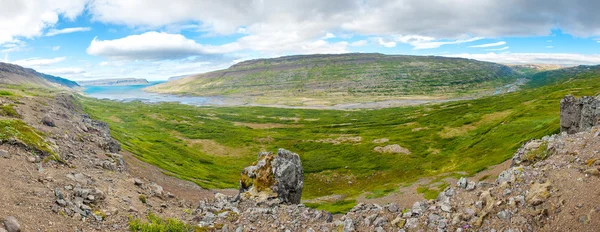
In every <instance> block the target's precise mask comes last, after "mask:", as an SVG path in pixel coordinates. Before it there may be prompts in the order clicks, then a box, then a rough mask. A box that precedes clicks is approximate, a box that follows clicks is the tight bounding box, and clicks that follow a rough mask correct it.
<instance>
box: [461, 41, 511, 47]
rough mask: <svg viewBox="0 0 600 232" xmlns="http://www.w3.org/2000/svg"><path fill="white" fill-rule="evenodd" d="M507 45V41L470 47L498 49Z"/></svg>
mask: <svg viewBox="0 0 600 232" xmlns="http://www.w3.org/2000/svg"><path fill="white" fill-rule="evenodd" d="M505 44H506V42H505V41H500V42H497V43H487V44H480V45H473V46H469V47H470V48H489V47H498V46H502V45H505Z"/></svg>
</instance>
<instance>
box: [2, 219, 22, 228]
mask: <svg viewBox="0 0 600 232" xmlns="http://www.w3.org/2000/svg"><path fill="white" fill-rule="evenodd" d="M4 227H5V228H6V230H7V231H8V232H20V231H21V225H20V224H19V221H17V219H16V218H15V217H13V216H8V217H6V218H4Z"/></svg>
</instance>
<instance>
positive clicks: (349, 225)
mask: <svg viewBox="0 0 600 232" xmlns="http://www.w3.org/2000/svg"><path fill="white" fill-rule="evenodd" d="M352 231H354V222H353V221H352V219H350V218H346V220H344V227H343V229H342V232H352Z"/></svg>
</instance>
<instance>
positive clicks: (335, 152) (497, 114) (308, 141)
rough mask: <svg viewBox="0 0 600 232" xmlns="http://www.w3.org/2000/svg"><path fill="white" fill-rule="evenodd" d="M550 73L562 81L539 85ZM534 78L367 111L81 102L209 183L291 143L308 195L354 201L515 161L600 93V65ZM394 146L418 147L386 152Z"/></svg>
mask: <svg viewBox="0 0 600 232" xmlns="http://www.w3.org/2000/svg"><path fill="white" fill-rule="evenodd" d="M567 74H568V75H567ZM542 75H545V76H553V77H555V82H552V84H549V85H545V86H541V87H535V86H537V85H539V83H538V82H539V81H540V79H539V78H541V76H542ZM531 83H532V84H531V86H529V88H525V89H524V90H521V91H518V92H513V93H509V94H503V95H497V96H490V97H484V98H481V99H476V100H468V101H458V102H450V103H444V104H437V105H424V106H418V107H401V108H389V109H380V110H358V111H335V110H302V109H281V108H266V107H231V108H213V107H194V106H188V105H181V104H172V103H162V104H144V103H140V102H133V103H118V102H113V101H102V100H95V99H89V98H80V101H81V103H82V104H83V106H84V107H85V110H86V111H87V112H88V113H90V114H91V115H93V116H94V117H96V118H99V119H101V120H104V121H107V122H109V124H110V126H111V130H112V132H113V133H112V134H113V136H114V137H115V138H116V139H117V140H119V141H120V142H121V143H122V144H123V147H124V148H125V149H126V150H128V151H131V152H132V153H134V154H135V155H136V156H137V157H139V158H140V159H142V160H144V161H146V162H149V163H151V164H154V165H157V166H159V167H161V168H163V169H165V170H167V171H169V172H171V174H172V175H174V176H177V177H180V178H183V179H188V180H191V181H193V182H195V183H197V184H199V185H200V186H202V187H205V188H236V187H237V184H238V178H239V173H240V170H242V168H243V167H245V166H247V165H248V164H250V163H251V162H252V161H253V160H254V159H255V158H256V154H257V153H258V152H259V151H262V150H269V151H273V150H275V149H276V148H286V149H289V150H292V151H294V152H297V153H299V154H300V156H301V158H302V162H303V166H304V168H305V173H306V183H305V191H304V195H303V197H304V199H310V198H315V197H320V196H327V195H331V194H342V195H344V196H346V198H347V200H351V199H353V198H354V197H356V196H357V195H359V194H361V193H365V192H386V193H387V192H389V191H393V190H394V189H396V188H397V187H398V186H399V185H401V184H403V183H411V182H412V181H414V180H416V179H418V178H421V177H428V176H438V177H439V176H440V175H441V176H444V175H458V174H457V173H458V172H466V173H468V174H474V173H477V172H479V171H481V170H484V169H485V168H486V167H488V166H490V165H494V164H498V163H501V162H503V161H504V160H506V159H509V158H510V157H511V156H512V154H513V153H514V152H515V151H516V149H517V148H519V147H520V146H521V144H522V143H523V142H525V141H527V140H529V139H532V138H540V137H542V136H544V135H549V134H552V133H556V132H558V130H559V102H560V100H561V99H562V97H563V96H565V95H566V94H574V95H576V96H582V95H596V94H599V93H600V67H598V66H596V67H576V68H572V69H566V70H559V71H550V72H547V73H541V74H539V75H538V76H536V77H535V78H534V81H532V82H531ZM394 144H395V145H399V146H400V147H402V148H405V149H406V150H407V151H408V152H406V151H404V152H400V153H380V152H377V149H378V148H376V147H384V146H387V145H394ZM346 202H350V203H349V204H351V202H352V201H344V204H345V203H346Z"/></svg>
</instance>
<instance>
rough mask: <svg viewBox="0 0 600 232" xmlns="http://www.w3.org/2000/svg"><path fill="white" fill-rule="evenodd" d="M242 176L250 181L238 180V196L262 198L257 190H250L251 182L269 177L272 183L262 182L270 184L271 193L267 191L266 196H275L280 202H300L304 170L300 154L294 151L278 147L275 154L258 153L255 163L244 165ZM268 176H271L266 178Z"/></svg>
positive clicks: (251, 187)
mask: <svg viewBox="0 0 600 232" xmlns="http://www.w3.org/2000/svg"><path fill="white" fill-rule="evenodd" d="M261 175H262V177H261ZM242 176H243V179H245V180H252V181H240V195H239V197H258V198H260V197H262V198H264V197H265V195H264V194H261V193H260V192H259V191H251V190H252V189H253V188H254V186H253V183H254V181H260V180H269V179H271V180H274V181H273V182H272V183H262V184H265V185H267V186H268V185H270V189H271V190H272V193H267V194H269V196H266V197H267V198H269V197H277V198H279V199H280V200H281V202H282V203H286V204H300V198H301V197H302V189H303V188H304V171H303V169H302V162H301V161H300V156H298V154H296V153H292V152H290V151H287V150H284V149H279V151H278V152H277V155H272V154H271V153H268V152H261V153H259V154H258V162H257V164H256V165H254V166H249V167H246V168H245V169H244V170H243V171H242ZM269 176H271V177H272V178H267V177H269ZM259 177H260V178H259ZM255 194H256V195H255Z"/></svg>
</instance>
